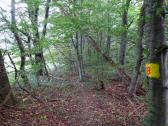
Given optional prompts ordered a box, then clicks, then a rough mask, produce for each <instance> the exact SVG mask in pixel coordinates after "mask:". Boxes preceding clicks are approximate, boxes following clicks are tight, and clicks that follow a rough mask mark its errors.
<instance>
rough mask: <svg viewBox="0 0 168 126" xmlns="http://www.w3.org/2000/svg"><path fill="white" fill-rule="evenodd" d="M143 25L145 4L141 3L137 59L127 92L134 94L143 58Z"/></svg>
mask: <svg viewBox="0 0 168 126" xmlns="http://www.w3.org/2000/svg"><path fill="white" fill-rule="evenodd" d="M144 25H145V4H143V6H142V8H141V12H140V17H139V30H138V32H139V39H138V49H137V50H138V59H137V63H136V66H135V73H134V75H133V76H132V81H131V84H130V87H129V93H130V95H132V96H133V95H134V94H135V93H136V90H137V86H138V78H139V76H140V70H141V65H142V60H143V50H144V48H143V34H144Z"/></svg>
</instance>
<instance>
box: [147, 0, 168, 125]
mask: <svg viewBox="0 0 168 126" xmlns="http://www.w3.org/2000/svg"><path fill="white" fill-rule="evenodd" d="M144 2H146V4H147V11H146V13H147V16H148V17H150V19H148V20H147V21H148V25H146V27H147V29H146V34H147V37H148V38H147V40H148V42H149V48H150V57H149V61H150V63H155V64H158V65H159V67H160V71H159V72H160V74H161V76H160V77H159V78H149V84H150V90H151V107H150V108H151V109H150V110H149V111H150V114H151V115H152V120H151V122H150V124H149V125H150V126H167V125H168V113H167V107H168V104H167V102H168V96H167V94H168V84H166V80H167V77H168V76H167V75H166V72H167V67H165V66H167V62H165V60H166V59H167V58H166V57H167V53H166V52H165V50H163V51H159V50H160V47H162V46H163V45H166V41H165V17H164V16H163V15H162V12H163V11H164V6H165V1H164V0H145V1H144Z"/></svg>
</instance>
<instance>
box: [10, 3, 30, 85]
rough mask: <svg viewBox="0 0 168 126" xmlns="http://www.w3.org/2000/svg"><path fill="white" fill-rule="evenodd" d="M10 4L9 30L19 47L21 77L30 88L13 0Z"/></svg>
mask: <svg viewBox="0 0 168 126" xmlns="http://www.w3.org/2000/svg"><path fill="white" fill-rule="evenodd" d="M11 6H12V11H11V17H12V18H11V22H12V27H11V31H12V33H13V35H14V37H15V40H16V41H17V45H18V47H19V50H20V55H21V56H20V58H21V64H20V74H21V77H22V79H23V81H24V84H25V86H26V87H28V88H30V84H29V80H28V77H27V75H26V71H25V63H26V56H25V49H24V45H23V42H22V40H21V37H20V36H19V34H18V28H17V26H16V17H15V0H12V1H11Z"/></svg>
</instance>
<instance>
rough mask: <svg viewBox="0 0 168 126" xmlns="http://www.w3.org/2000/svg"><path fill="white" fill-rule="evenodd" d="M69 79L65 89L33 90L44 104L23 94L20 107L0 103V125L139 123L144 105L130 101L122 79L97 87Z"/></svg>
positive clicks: (124, 125) (110, 125)
mask: <svg viewBox="0 0 168 126" xmlns="http://www.w3.org/2000/svg"><path fill="white" fill-rule="evenodd" d="M69 83H70V84H71V86H70V87H71V88H70V87H68V88H67V90H60V89H57V88H54V87H52V88H49V89H46V90H45V92H41V90H39V91H38V90H36V94H38V96H39V97H40V98H41V99H42V100H43V101H44V102H45V104H42V103H39V102H37V101H35V100H34V99H32V98H31V97H27V100H28V101H29V102H30V103H29V104H28V103H27V104H26V107H24V108H21V109H18V108H10V109H9V108H8V109H6V108H2V107H0V123H1V124H0V126H32V125H35V126H140V121H141V119H142V118H143V117H144V115H145V114H146V105H145V103H144V102H143V101H140V100H139V101H132V100H131V99H130V98H129V97H128V96H127V87H125V86H124V85H123V83H121V82H112V83H111V84H109V86H108V87H106V90H101V91H96V90H93V89H86V87H85V86H86V85H85V84H84V83H82V82H80V81H79V80H78V79H76V77H73V78H71V79H70V82H69ZM25 95H27V94H21V97H22V98H23V97H24V96H25ZM25 123H26V124H25Z"/></svg>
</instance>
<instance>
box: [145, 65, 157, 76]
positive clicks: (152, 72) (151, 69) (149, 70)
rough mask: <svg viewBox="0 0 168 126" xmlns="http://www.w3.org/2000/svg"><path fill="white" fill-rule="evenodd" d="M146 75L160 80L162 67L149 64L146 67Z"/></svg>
mask: <svg viewBox="0 0 168 126" xmlns="http://www.w3.org/2000/svg"><path fill="white" fill-rule="evenodd" d="M145 66H146V75H147V77H150V78H156V79H158V78H159V77H160V66H159V64H156V63H147V64H146V65H145Z"/></svg>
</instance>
